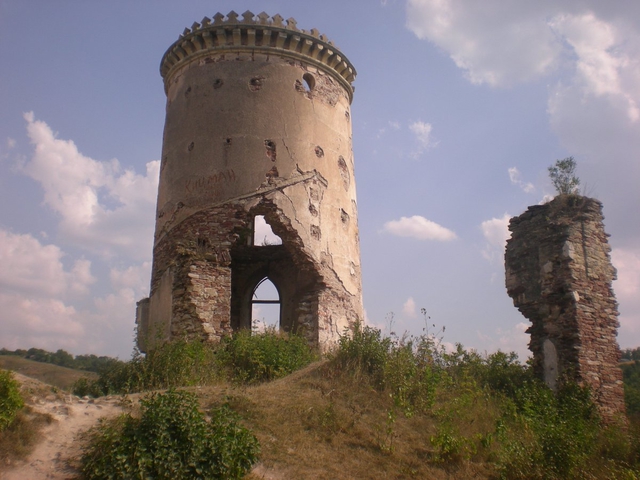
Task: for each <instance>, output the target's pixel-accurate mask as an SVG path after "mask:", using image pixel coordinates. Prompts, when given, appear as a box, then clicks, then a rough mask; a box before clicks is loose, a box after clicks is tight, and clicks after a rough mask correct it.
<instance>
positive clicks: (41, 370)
mask: <svg viewBox="0 0 640 480" xmlns="http://www.w3.org/2000/svg"><path fill="white" fill-rule="evenodd" d="M0 368H3V369H5V370H11V371H14V372H17V373H20V374H22V375H25V376H27V377H31V378H35V379H36V380H40V381H41V382H44V383H46V384H48V385H52V386H54V387H56V388H59V389H62V390H66V391H71V389H72V388H73V385H74V384H75V383H76V382H77V381H78V380H79V379H80V378H89V379H95V378H97V377H98V376H97V375H96V374H95V373H92V372H86V371H82V370H74V369H72V368H66V367H59V366H58V365H53V364H50V363H41V362H35V361H33V360H27V359H26V358H22V357H18V356H13V355H0Z"/></svg>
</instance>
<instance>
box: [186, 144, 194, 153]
mask: <svg viewBox="0 0 640 480" xmlns="http://www.w3.org/2000/svg"><path fill="white" fill-rule="evenodd" d="M194 146H195V143H193V142H191V143H190V144H189V146H188V147H187V150H189V151H191V150H193V147H194Z"/></svg>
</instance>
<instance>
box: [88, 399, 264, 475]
mask: <svg viewBox="0 0 640 480" xmlns="http://www.w3.org/2000/svg"><path fill="white" fill-rule="evenodd" d="M140 403H141V412H140V418H135V417H133V416H131V415H129V414H126V415H121V416H120V417H117V418H116V419H113V420H111V421H106V422H102V423H101V424H100V425H99V426H98V427H97V428H96V429H94V430H93V431H92V432H90V434H89V444H88V446H87V447H86V448H85V451H84V454H83V457H82V472H83V474H84V475H85V477H86V478H87V479H105V478H158V479H187V478H189V479H205V478H206V479H239V478H242V477H243V476H244V475H245V474H246V473H247V472H248V471H249V470H250V468H251V466H252V465H253V464H254V463H255V462H256V461H257V456H258V453H259V445H258V441H257V440H256V438H255V437H254V436H253V434H251V432H249V431H248V430H247V429H246V428H244V427H243V426H241V425H240V423H239V419H238V417H237V416H236V415H235V414H234V413H233V412H232V411H231V410H229V408H227V407H224V406H223V407H220V408H218V409H215V410H213V411H212V412H211V420H210V421H207V420H206V419H205V417H204V415H203V414H202V413H201V412H200V411H199V410H198V402H197V399H196V397H195V395H194V394H192V393H189V392H184V391H177V390H169V391H167V392H166V393H165V394H151V395H150V396H148V397H146V398H145V399H143V400H141V402H140Z"/></svg>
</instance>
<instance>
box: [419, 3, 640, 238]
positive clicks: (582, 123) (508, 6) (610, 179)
mask: <svg viewBox="0 0 640 480" xmlns="http://www.w3.org/2000/svg"><path fill="white" fill-rule="evenodd" d="M406 13H407V27H408V28H409V29H410V30H411V31H413V32H414V33H415V34H416V36H418V37H419V38H422V39H425V40H428V41H430V42H432V43H434V44H435V45H437V46H438V47H440V48H441V49H442V50H444V51H445V52H446V53H447V54H449V55H450V56H451V58H452V59H453V61H454V62H455V63H456V65H458V67H460V68H461V69H463V70H464V71H465V74H466V75H467V77H468V78H469V80H470V81H471V82H473V83H476V84H486V85H489V86H492V87H505V86H511V85H515V84H518V83H522V82H526V81H532V80H536V79H538V80H540V79H543V78H544V77H545V76H547V78H552V77H550V75H549V74H551V73H553V74H554V75H555V77H553V80H551V83H550V84H549V85H548V86H547V87H546V88H547V91H548V92H549V97H548V103H547V112H548V116H549V122H550V125H551V128H552V131H553V132H554V133H555V134H556V135H557V136H558V138H559V140H560V143H561V145H562V146H563V147H564V148H565V149H566V150H567V151H568V152H570V153H571V154H572V155H574V156H575V157H576V159H577V160H578V162H579V165H580V170H581V177H582V180H583V182H582V184H583V185H584V186H585V187H586V190H585V193H586V194H587V195H590V196H598V197H599V198H600V199H601V200H603V201H604V203H605V206H606V207H607V212H608V213H607V220H608V224H609V225H616V226H619V232H617V233H616V235H618V236H619V235H620V234H621V233H622V234H623V235H625V236H626V237H627V238H626V239H625V240H626V241H627V242H629V241H634V242H637V241H638V238H640V223H638V222H635V223H633V224H632V223H630V222H628V221H626V218H625V215H626V214H625V212H628V211H630V210H638V209H640V189H638V188H637V185H636V183H637V179H638V178H640V162H638V161H637V152H638V151H640V26H639V24H638V22H637V18H638V14H639V13H640V7H638V6H637V5H636V4H635V3H634V2H601V1H596V0H582V1H581V2H575V1H572V0H539V1H535V2H515V1H503V0H486V1H483V2H477V1H475V0H408V2H407V12H406ZM610 212H614V213H613V215H612V214H611V213H610Z"/></svg>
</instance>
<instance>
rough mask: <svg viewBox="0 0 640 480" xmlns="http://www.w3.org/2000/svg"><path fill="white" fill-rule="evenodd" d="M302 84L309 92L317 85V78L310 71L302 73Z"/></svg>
mask: <svg viewBox="0 0 640 480" xmlns="http://www.w3.org/2000/svg"><path fill="white" fill-rule="evenodd" d="M302 85H303V86H304V89H305V90H306V91H307V92H311V91H313V89H314V88H315V86H316V79H315V78H314V77H313V75H311V74H310V73H305V74H304V75H302Z"/></svg>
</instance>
